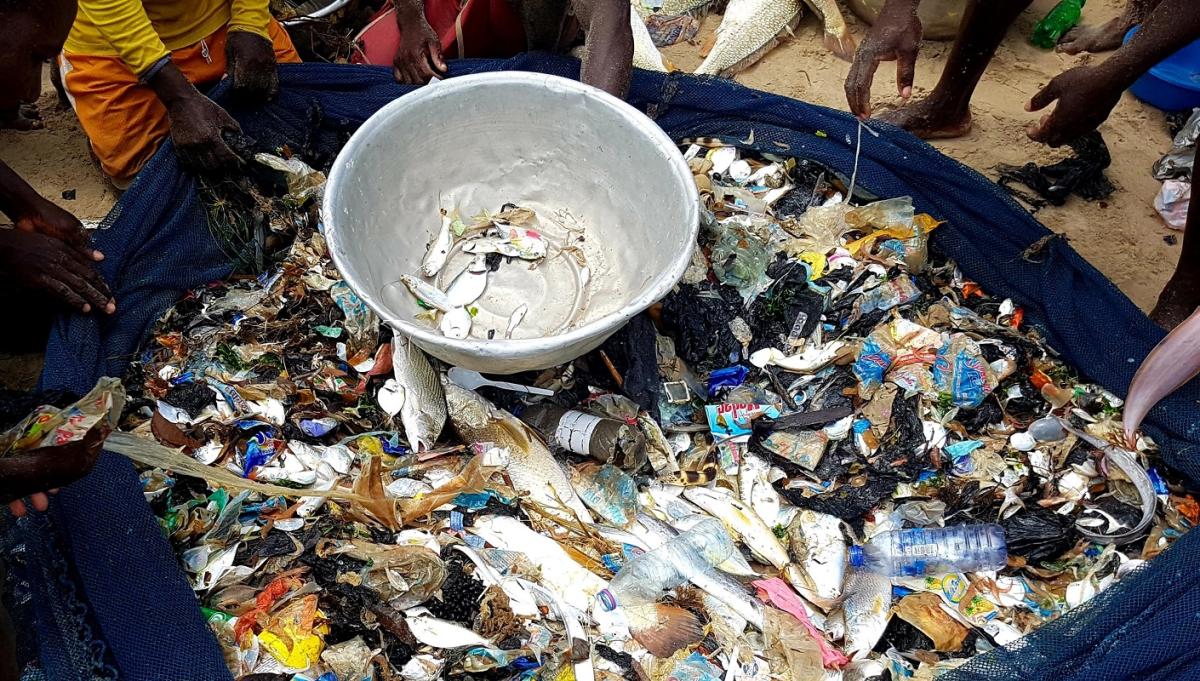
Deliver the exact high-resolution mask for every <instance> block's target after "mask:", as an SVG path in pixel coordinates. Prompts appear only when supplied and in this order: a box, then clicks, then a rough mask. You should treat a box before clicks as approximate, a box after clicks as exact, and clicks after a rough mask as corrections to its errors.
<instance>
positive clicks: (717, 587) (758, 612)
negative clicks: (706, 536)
mask: <svg viewBox="0 0 1200 681" xmlns="http://www.w3.org/2000/svg"><path fill="white" fill-rule="evenodd" d="M629 531H630V533H632V534H633V535H634V536H636V537H637V538H638V539H640V540H642V542H643V543H644V544H645V548H647V549H650V550H653V549H656V548H658V547H659V546H661V545H662V544H663V543H664V542H666V541H669V540H670V539H671V538H673V537H674V536H675V534H676V533H675V531H674V530H672V529H671V528H670V527H669V526H668V525H667V524H666V523H664V522H662V521H660V520H658V519H656V518H654V517H651V516H649V515H647V514H645V513H641V514H639V515H638V521H637V522H636V523H634V524H633V525H632V526H631V527H630V530H629ZM689 581H691V583H692V584H694V585H696V587H697V588H699V589H700V590H701V591H704V592H705V593H707V594H708V595H710V596H712V597H713V598H716V599H717V600H719V601H721V602H722V603H724V604H725V605H726V606H728V607H729V608H730V609H732V610H733V611H734V612H736V613H737V614H738V616H740V617H742V618H743V619H745V620H746V621H747V622H749V623H750V624H751V625H752V626H754V627H755V628H756V629H759V630H760V631H761V630H762V626H763V605H762V603H760V602H759V601H758V600H756V599H754V598H752V597H751V596H750V593H749V592H748V591H746V587H744V586H742V584H741V583H740V582H738V581H737V580H736V579H733V578H732V577H730V576H729V575H727V574H724V573H722V572H721V571H720V570H715V569H712V570H707V571H705V572H702V573H700V574H698V575H695V576H693V577H692V578H691V579H690V580H689Z"/></svg>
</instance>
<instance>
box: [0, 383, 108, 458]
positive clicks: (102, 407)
mask: <svg viewBox="0 0 1200 681" xmlns="http://www.w3.org/2000/svg"><path fill="white" fill-rule="evenodd" d="M124 406H125V387H124V386H123V385H121V381H120V380H119V379H116V378H109V377H107V376H106V377H104V378H101V379H100V380H99V381H97V382H96V385H95V387H93V388H92V389H91V391H89V392H88V394H86V395H84V396H83V397H81V398H80V399H79V400H78V401H76V402H75V403H74V404H72V405H70V406H68V407H65V408H63V409H57V408H55V407H50V406H43V407H39V408H38V409H37V410H35V411H34V412H33V413H32V414H30V415H29V416H27V417H25V419H23V420H22V421H21V422H20V423H18V424H17V425H15V426H13V427H12V428H9V429H8V430H7V431H5V432H4V433H3V434H0V456H14V455H19V454H20V453H21V452H24V451H28V450H31V449H37V448H40V447H58V446H61V445H65V444H67V443H69V442H77V441H79V440H82V439H83V438H84V437H86V436H87V434H88V433H89V432H90V431H91V430H92V429H93V428H95V427H96V426H101V427H104V428H108V429H109V430H112V429H114V428H116V425H117V419H119V418H120V416H121V411H122V409H123V408H124Z"/></svg>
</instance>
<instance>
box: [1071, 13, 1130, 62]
mask: <svg viewBox="0 0 1200 681" xmlns="http://www.w3.org/2000/svg"><path fill="white" fill-rule="evenodd" d="M1128 30H1129V21H1128V20H1127V19H1126V18H1125V17H1117V18H1115V19H1111V20H1109V21H1108V22H1106V23H1103V24H1100V25H1099V26H1076V27H1075V28H1073V29H1071V30H1069V31H1067V34H1066V35H1064V36H1063V37H1062V39H1061V40H1059V41H1058V45H1057V46H1056V47H1055V48H1054V49H1056V50H1058V51H1059V52H1066V53H1067V54H1079V53H1080V52H1107V51H1109V50H1115V49H1117V48H1118V47H1120V46H1121V41H1122V40H1124V39H1125V32H1126V31H1128Z"/></svg>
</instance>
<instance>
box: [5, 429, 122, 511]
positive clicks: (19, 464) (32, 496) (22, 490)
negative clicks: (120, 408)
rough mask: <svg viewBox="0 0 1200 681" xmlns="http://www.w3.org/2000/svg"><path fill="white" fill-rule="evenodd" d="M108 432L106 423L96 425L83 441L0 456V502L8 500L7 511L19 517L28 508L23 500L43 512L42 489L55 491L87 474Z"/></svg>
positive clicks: (47, 501) (46, 504) (44, 498)
mask: <svg viewBox="0 0 1200 681" xmlns="http://www.w3.org/2000/svg"><path fill="white" fill-rule="evenodd" d="M108 433H109V428H108V427H107V426H97V427H95V428H93V429H92V430H91V431H90V432H88V434H87V435H85V436H84V437H83V439H82V440H77V441H75V442H68V443H67V444H65V445H59V446H57V447H41V448H38V449H34V450H30V451H28V452H21V453H18V454H12V455H9V456H7V457H5V458H3V459H0V503H8V508H9V510H10V511H12V514H13V515H14V516H17V517H18V518H19V517H21V516H23V515H25V514H26V513H27V512H28V510H29V509H28V507H27V505H26V501H28V502H29V503H28V506H32V507H33V508H34V510H37V511H45V510H46V508H47V507H48V506H49V503H50V500H49V498H47V496H46V494H47V492H45V491H42V490H48V491H49V493H50V494H54V493H55V492H57V491H58V488H59V487H63V486H65V485H68V484H70V483H72V482H74V481H76V480H78V479H79V478H82V477H83V476H84V475H87V473H88V471H90V470H92V466H94V465H95V464H96V459H97V458H99V456H100V451H101V449H102V448H103V445H104V440H105V438H107V437H108Z"/></svg>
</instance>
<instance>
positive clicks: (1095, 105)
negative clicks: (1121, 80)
mask: <svg viewBox="0 0 1200 681" xmlns="http://www.w3.org/2000/svg"><path fill="white" fill-rule="evenodd" d="M1113 82H1115V81H1114V79H1112V78H1109V77H1108V76H1107V75H1106V74H1105V73H1104V72H1103V70H1102V69H1100V68H1098V67H1095V66H1077V67H1075V68H1073V69H1070V70H1067V71H1064V72H1062V73H1060V74H1058V75H1057V76H1055V77H1054V79H1053V80H1051V81H1050V82H1049V83H1047V84H1046V87H1044V88H1042V90H1041V91H1040V92H1038V93H1037V94H1036V95H1034V96H1033V99H1030V100H1029V103H1028V104H1026V105H1025V110H1026V111H1040V110H1042V109H1044V108H1046V107H1047V106H1049V105H1050V104H1051V103H1052V102H1057V104H1055V106H1054V110H1053V111H1051V112H1050V113H1049V114H1047V115H1045V116H1042V120H1041V121H1040V122H1038V124H1037V125H1031V126H1029V128H1028V129H1027V131H1026V132H1027V133H1028V134H1029V138H1030V139H1032V140H1034V141H1035V142H1042V143H1043V144H1048V145H1050V146H1052V147H1058V146H1062V145H1064V144H1067V143H1068V142H1071V141H1073V140H1075V139H1076V138H1078V137H1079V136H1080V135H1083V134H1084V133H1086V132H1090V131H1092V130H1095V129H1096V128H1097V127H1099V126H1100V124H1101V123H1103V122H1104V120H1105V119H1106V118H1108V115H1109V113H1111V112H1112V110H1113V107H1115V106H1116V105H1117V102H1118V101H1120V99H1121V92H1122V89H1123V88H1118V87H1114V86H1113V85H1112V83H1113Z"/></svg>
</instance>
